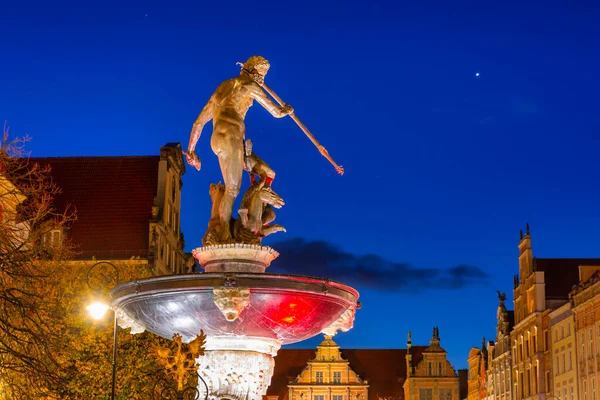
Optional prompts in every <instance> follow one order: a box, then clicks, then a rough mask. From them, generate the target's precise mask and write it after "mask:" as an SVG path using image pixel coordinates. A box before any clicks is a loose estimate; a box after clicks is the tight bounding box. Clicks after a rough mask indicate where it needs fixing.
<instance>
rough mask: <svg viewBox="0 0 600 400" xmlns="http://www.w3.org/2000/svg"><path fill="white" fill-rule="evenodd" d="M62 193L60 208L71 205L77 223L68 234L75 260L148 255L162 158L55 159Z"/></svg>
mask: <svg viewBox="0 0 600 400" xmlns="http://www.w3.org/2000/svg"><path fill="white" fill-rule="evenodd" d="M31 161H33V162H38V163H40V164H42V165H48V164H49V165H50V167H51V168H52V171H51V174H52V178H53V180H54V182H55V183H56V184H57V185H58V186H59V187H60V188H61V189H62V193H61V194H60V195H59V196H57V198H56V199H55V204H56V207H57V209H58V210H63V209H65V207H67V206H72V207H74V208H75V209H76V211H77V220H76V221H75V222H74V223H73V225H72V228H71V229H70V230H69V232H68V237H69V239H71V240H72V241H73V242H74V244H75V247H76V249H75V250H76V251H77V253H78V254H77V255H76V258H80V259H81V258H84V259H87V258H91V257H92V256H94V257H96V258H98V259H103V258H104V259H106V258H108V259H126V258H130V257H132V256H142V257H145V256H146V255H147V253H148V236H149V220H150V219H151V217H152V205H153V202H154V197H155V196H156V191H157V185H158V162H159V156H125V157H52V158H32V159H31Z"/></svg>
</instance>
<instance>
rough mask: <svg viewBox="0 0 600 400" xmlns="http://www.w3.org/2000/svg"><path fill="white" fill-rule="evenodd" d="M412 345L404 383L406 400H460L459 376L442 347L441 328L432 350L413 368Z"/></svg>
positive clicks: (432, 344)
mask: <svg viewBox="0 0 600 400" xmlns="http://www.w3.org/2000/svg"><path fill="white" fill-rule="evenodd" d="M411 348H412V343H411V339H410V336H409V340H408V343H407V356H406V370H407V377H406V381H405V382H404V399H405V400H434V399H436V400H437V399H439V400H453V399H455V400H456V399H458V398H459V380H458V374H457V373H456V371H455V370H454V368H453V367H452V365H451V364H450V362H449V361H448V360H447V358H446V356H447V354H446V350H444V349H443V348H442V347H441V346H440V333H439V329H438V328H437V327H435V328H433V334H432V337H431V341H430V342H429V346H428V347H427V348H425V349H424V350H423V351H422V352H421V355H422V358H421V360H420V361H419V362H417V363H416V365H413V364H412V353H411Z"/></svg>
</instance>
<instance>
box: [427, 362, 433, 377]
mask: <svg viewBox="0 0 600 400" xmlns="http://www.w3.org/2000/svg"><path fill="white" fill-rule="evenodd" d="M427 375H429V376H431V375H433V372H432V370H431V362H428V363H427Z"/></svg>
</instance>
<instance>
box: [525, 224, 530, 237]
mask: <svg viewBox="0 0 600 400" xmlns="http://www.w3.org/2000/svg"><path fill="white" fill-rule="evenodd" d="M525 234H526V235H527V236H529V222H528V223H526V224H525Z"/></svg>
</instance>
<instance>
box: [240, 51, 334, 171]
mask: <svg viewBox="0 0 600 400" xmlns="http://www.w3.org/2000/svg"><path fill="white" fill-rule="evenodd" d="M237 65H240V66H241V67H242V68H244V64H243V63H241V62H238V63H237ZM251 76H252V75H251ZM253 78H254V81H255V82H256V83H258V84H259V85H260V86H261V87H262V88H263V89H265V91H266V92H267V93H269V94H270V95H271V97H273V98H274V99H275V101H276V102H277V103H279V105H280V106H283V105H284V102H283V100H281V97H279V96H277V93H275V92H274V91H273V90H272V89H271V88H270V87H269V86H268V85H267V84H266V83H265V82H264V81H263V80H262V79H256V77H254V76H253ZM290 117H292V119H293V120H294V122H295V123H296V124H297V125H298V126H299V127H300V129H302V131H303V132H304V133H305V134H306V136H308V138H309V139H310V141H311V142H313V144H314V145H315V146H316V147H317V149H318V150H319V153H321V155H322V156H323V157H325V158H326V159H328V160H329V162H330V163H331V165H333V167H334V168H335V170H336V171H337V173H338V174H340V175H344V167H342V166H341V165H337V164H336V162H335V161H333V158H331V156H330V155H329V153H328V152H327V149H326V148H325V147H323V146H322V145H321V143H319V142H318V141H317V139H316V138H315V137H314V136H313V134H312V133H310V131H309V130H308V128H307V127H306V126H305V125H304V124H303V123H302V121H300V119H298V117H297V116H296V114H295V113H294V114H290Z"/></svg>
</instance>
